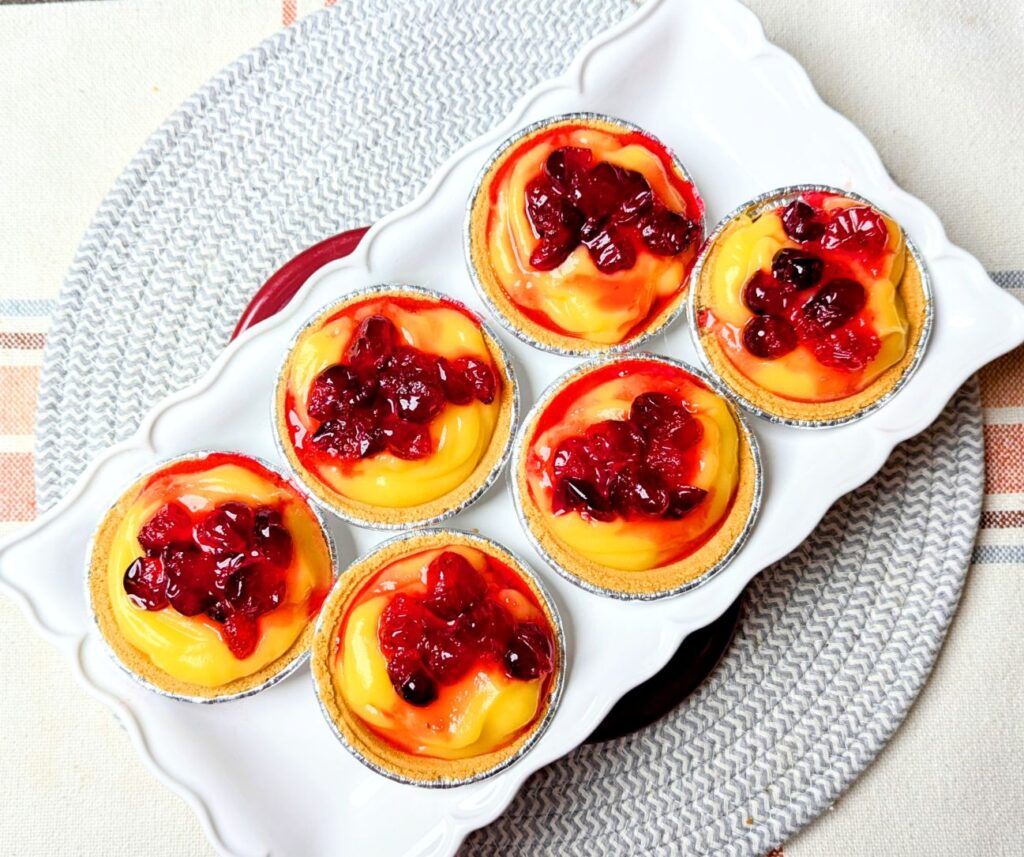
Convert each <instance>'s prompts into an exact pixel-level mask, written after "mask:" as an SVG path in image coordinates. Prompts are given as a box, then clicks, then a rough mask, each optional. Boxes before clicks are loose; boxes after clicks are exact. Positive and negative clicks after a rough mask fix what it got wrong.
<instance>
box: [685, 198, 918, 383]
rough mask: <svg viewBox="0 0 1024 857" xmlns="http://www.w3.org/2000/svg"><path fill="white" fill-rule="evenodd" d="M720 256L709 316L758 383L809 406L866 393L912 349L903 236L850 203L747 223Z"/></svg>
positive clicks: (819, 203)
mask: <svg viewBox="0 0 1024 857" xmlns="http://www.w3.org/2000/svg"><path fill="white" fill-rule="evenodd" d="M719 241H720V249H719V252H718V253H717V254H716V255H712V256H711V257H710V258H711V266H712V269H711V271H710V275H711V282H712V295H711V300H710V301H709V306H708V307H707V309H706V311H705V312H703V313H702V314H701V317H700V318H699V323H700V324H701V326H702V328H703V329H710V330H714V331H715V333H716V335H717V336H718V338H719V341H720V343H721V344H722V347H723V350H724V351H725V353H726V354H727V355H728V356H729V359H730V360H731V362H732V363H733V364H734V365H735V366H736V367H737V368H738V369H739V370H740V371H741V372H743V374H745V375H747V377H749V378H750V379H751V380H753V381H755V382H756V383H758V384H760V385H762V386H765V387H766V388H767V389H769V390H771V391H772V392H774V393H777V394H779V395H781V396H785V397H787V398H791V399H794V400H799V401H830V400H834V399H838V398H843V397H844V396H849V395H851V394H853V393H855V392H858V391H859V390H862V389H864V387H866V386H867V385H868V384H870V383H871V381H873V380H874V379H875V378H877V377H878V376H879V375H880V374H881V373H882V372H883V371H885V369H887V368H888V367H889V366H892V365H893V364H894V363H896V362H897V361H898V360H899V359H900V358H901V357H902V356H903V354H904V353H905V351H906V347H907V329H908V328H907V322H906V318H905V312H904V309H903V303H902V300H901V299H900V297H899V294H898V291H897V287H898V285H899V282H900V279H901V278H902V275H903V271H904V266H905V264H906V263H905V255H906V251H905V246H904V241H903V237H902V232H901V230H900V229H899V227H898V226H897V225H896V224H895V223H893V222H892V221H890V220H889V219H887V218H886V217H885V216H884V215H882V214H881V213H880V212H878V211H876V210H875V209H873V208H871V207H870V206H868V205H865V204H863V203H860V202H858V201H856V200H853V199H850V198H848V197H844V196H840V195H837V194H831V193H822V192H815V193H805V194H803V196H802V197H800V198H798V199H796V200H794V201H792V202H790V203H789V204H787V205H785V206H779V207H778V208H775V209H771V210H769V211H766V212H764V213H763V214H761V215H760V217H759V218H758V219H757V220H754V221H751V220H750V218H749V217H747V216H746V215H742V216H741V218H740V221H739V222H738V223H737V224H736V225H735V227H734V228H732V229H728V230H727V231H726V232H724V233H723V235H722V236H721V238H720V239H719Z"/></svg>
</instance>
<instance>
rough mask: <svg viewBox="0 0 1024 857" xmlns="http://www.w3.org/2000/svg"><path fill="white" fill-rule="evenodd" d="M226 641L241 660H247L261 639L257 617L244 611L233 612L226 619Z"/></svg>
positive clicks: (232, 652)
mask: <svg viewBox="0 0 1024 857" xmlns="http://www.w3.org/2000/svg"><path fill="white" fill-rule="evenodd" d="M224 641H225V642H226V643H227V646H228V649H229V650H230V651H231V654H233V655H234V656H235V657H236V658H238V659H239V660H245V659H246V658H247V657H249V656H250V655H251V654H252V653H253V652H255V651H256V646H257V645H258V644H259V641H260V626H259V624H258V622H257V620H256V619H254V618H253V617H251V616H247V615H245V614H244V613H232V614H231V615H229V616H227V617H226V618H225V619H224Z"/></svg>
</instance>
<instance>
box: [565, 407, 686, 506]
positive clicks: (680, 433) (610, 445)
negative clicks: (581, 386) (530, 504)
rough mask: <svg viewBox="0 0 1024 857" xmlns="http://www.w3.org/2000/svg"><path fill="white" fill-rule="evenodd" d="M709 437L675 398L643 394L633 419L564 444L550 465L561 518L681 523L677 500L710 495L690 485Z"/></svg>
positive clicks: (601, 425)
mask: <svg viewBox="0 0 1024 857" xmlns="http://www.w3.org/2000/svg"><path fill="white" fill-rule="evenodd" d="M703 433H704V432H703V427H702V426H701V423H700V421H698V420H697V419H695V418H694V417H693V415H692V414H690V413H689V411H687V410H686V408H685V407H684V406H682V405H681V404H679V403H678V402H677V401H676V400H675V399H673V398H672V396H670V395H668V394H667V393H642V394H641V395H639V396H637V397H636V398H635V399H634V400H633V403H632V405H631V406H630V412H629V417H628V418H627V419H624V420H602V421H601V422H597V423H594V424H593V425H590V426H588V427H587V429H586V431H585V432H583V434H581V435H576V436H572V437H567V438H565V439H564V440H562V441H561V442H560V443H559V444H558V446H557V447H556V449H555V451H554V454H553V455H552V457H551V474H552V486H553V488H552V508H553V510H554V512H555V514H565V513H568V512H577V513H579V514H580V515H581V516H582V517H584V518H587V519H593V520H597V521H612V520H615V519H616V518H618V517H626V518H629V517H637V516H639V517H648V518H679V517H682V514H680V510H682V508H683V507H682V505H679V504H677V505H676V507H673V506H672V497H673V496H674V492H677V491H680V490H682V489H687V490H689V491H691V492H701V496H703V493H704V492H702V490H701V489H699V488H695V487H694V486H691V485H688V484H687V482H686V480H687V479H688V478H689V476H690V471H691V470H692V469H693V460H692V459H693V452H692V450H693V448H694V447H695V446H696V445H697V443H698V442H699V441H700V439H701V437H702V436H703ZM693 505H696V504H693ZM689 508H692V506H690V507H689Z"/></svg>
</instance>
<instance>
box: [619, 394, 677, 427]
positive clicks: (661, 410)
mask: <svg viewBox="0 0 1024 857" xmlns="http://www.w3.org/2000/svg"><path fill="white" fill-rule="evenodd" d="M683 418H685V419H688V418H689V414H688V413H687V412H686V411H685V410H684V409H683V408H681V407H680V406H679V403H678V402H676V400H675V399H673V398H672V397H671V396H670V395H668V393H641V394H640V395H639V396H637V397H636V398H635V399H633V404H632V405H631V406H630V408H629V419H630V420H631V421H632V422H633V423H635V424H636V425H637V426H638V427H639V428H640V430H641V431H645V432H651V431H654V430H655V429H656V428H659V427H661V426H663V425H667V424H668V423H675V422H679V421H680V420H681V419H683Z"/></svg>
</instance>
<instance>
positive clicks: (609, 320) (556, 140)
mask: <svg viewBox="0 0 1024 857" xmlns="http://www.w3.org/2000/svg"><path fill="white" fill-rule="evenodd" d="M467 229H468V240H467V254H468V257H469V258H468V262H469V267H470V271H471V273H472V275H473V277H474V280H475V282H476V284H477V286H478V288H479V289H480V291H481V292H482V294H483V296H484V298H485V299H486V300H487V301H488V302H489V303H490V304H491V306H492V307H493V308H494V310H495V311H496V312H497V314H498V316H499V317H500V318H502V319H503V320H504V322H505V323H506V324H507V325H508V326H509V327H510V328H511V329H512V330H513V331H514V332H516V333H517V334H518V335H519V336H521V337H522V338H524V339H526V340H527V341H529V342H530V343H531V344H533V345H536V346H538V347H540V348H547V349H549V350H553V351H562V352H570V353H574V354H585V353H594V352H600V351H608V350H622V349H624V348H628V347H631V346H633V345H635V344H636V343H637V342H638V341H639V340H640V339H642V338H644V337H645V336H647V335H650V334H653V333H654V332H656V331H657V330H659V329H660V328H661V327H663V326H664V325H665V324H667V323H668V322H669V321H670V320H671V319H672V318H674V317H675V315H676V314H677V312H678V311H679V309H680V308H681V306H682V302H683V299H684V296H685V293H686V288H687V283H688V276H689V273H690V269H691V267H692V265H693V262H694V260H695V259H696V257H697V252H698V250H699V248H700V244H701V241H702V239H703V237H704V204H703V202H702V201H701V199H700V196H699V195H698V194H697V190H696V188H695V187H694V186H693V183H692V182H691V181H690V179H689V176H688V175H687V173H686V171H685V170H684V169H683V167H682V165H681V164H680V163H679V161H678V160H676V158H675V157H674V156H673V154H672V153H671V152H670V151H669V150H668V149H666V148H665V146H664V145H662V144H661V143H660V142H659V141H658V140H656V139H655V138H654V137H653V136H651V135H650V134H648V133H647V132H645V131H642V130H641V129H639V128H636V127H635V126H633V125H630V124H628V123H626V122H622V121H620V120H618V119H611V118H607V117H601V116H596V115H593V114H572V115H568V116H561V117H557V118H554V119H549V120H545V121H544V122H540V123H538V124H536V125H533V126H530V127H529V128H526V129H525V130H523V131H520V132H518V133H517V134H515V135H514V136H513V137H512V138H510V139H509V140H507V141H506V142H505V143H504V144H503V145H502V147H501V148H500V149H499V150H498V152H497V154H496V155H495V156H494V157H493V159H492V160H491V162H490V163H489V164H488V166H487V167H486V168H485V170H484V172H483V174H482V175H481V177H480V179H479V181H478V184H477V187H476V189H475V191H474V194H473V197H472V201H471V208H470V213H469V218H468V224H467Z"/></svg>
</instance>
